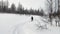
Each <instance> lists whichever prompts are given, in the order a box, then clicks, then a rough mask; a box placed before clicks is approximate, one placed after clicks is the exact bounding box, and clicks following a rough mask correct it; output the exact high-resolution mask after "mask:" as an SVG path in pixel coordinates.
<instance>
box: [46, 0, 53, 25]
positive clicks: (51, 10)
mask: <svg viewBox="0 0 60 34" xmlns="http://www.w3.org/2000/svg"><path fill="white" fill-rule="evenodd" d="M52 7H53V2H52V0H47V9H48V11H49V18H50V24H51V25H52V13H53V9H52Z"/></svg>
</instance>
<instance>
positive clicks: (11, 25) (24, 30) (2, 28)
mask: <svg viewBox="0 0 60 34" xmlns="http://www.w3.org/2000/svg"><path fill="white" fill-rule="evenodd" d="M31 16H33V17H34V20H33V21H31ZM53 23H55V22H54V21H53ZM40 26H41V27H44V29H41V28H40ZM45 27H46V28H47V29H45ZM0 34H60V27H56V26H50V24H49V23H48V20H47V19H46V18H44V17H41V16H37V15H19V14H4V13H0Z"/></svg>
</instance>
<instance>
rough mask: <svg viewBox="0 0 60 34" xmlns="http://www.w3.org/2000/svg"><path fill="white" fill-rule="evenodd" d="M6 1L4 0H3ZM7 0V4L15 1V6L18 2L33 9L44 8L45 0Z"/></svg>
mask: <svg viewBox="0 0 60 34" xmlns="http://www.w3.org/2000/svg"><path fill="white" fill-rule="evenodd" d="M4 1H6V0H4ZM8 1H9V6H10V5H11V4H12V3H15V5H16V7H17V6H18V3H19V2H20V4H22V6H23V7H24V8H27V9H29V8H33V9H38V8H44V7H45V5H44V2H45V0H8Z"/></svg>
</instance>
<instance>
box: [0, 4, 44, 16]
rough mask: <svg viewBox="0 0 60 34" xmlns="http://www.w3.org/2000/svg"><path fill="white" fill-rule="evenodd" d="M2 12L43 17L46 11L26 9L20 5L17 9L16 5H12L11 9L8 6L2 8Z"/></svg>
mask: <svg viewBox="0 0 60 34" xmlns="http://www.w3.org/2000/svg"><path fill="white" fill-rule="evenodd" d="M0 12H2V13H17V14H32V15H41V16H43V14H44V11H43V9H41V10H39V9H38V10H33V9H30V10H28V9H24V8H22V6H21V5H20V4H19V6H18V8H16V7H15V4H12V5H11V7H10V8H8V7H7V6H0Z"/></svg>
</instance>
